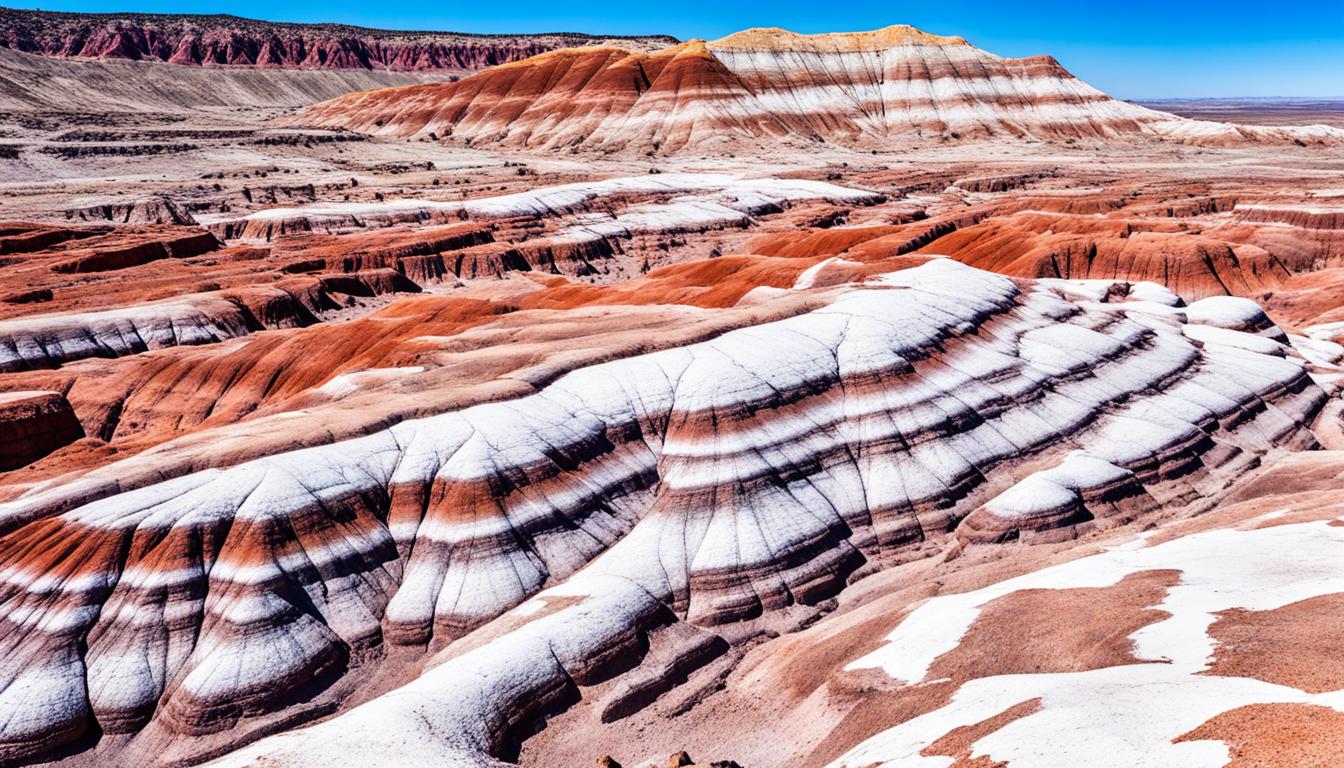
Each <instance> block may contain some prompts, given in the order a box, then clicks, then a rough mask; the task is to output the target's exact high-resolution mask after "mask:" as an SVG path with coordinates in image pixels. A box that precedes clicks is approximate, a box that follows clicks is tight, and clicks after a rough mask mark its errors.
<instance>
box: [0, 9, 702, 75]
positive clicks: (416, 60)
mask: <svg viewBox="0 0 1344 768" xmlns="http://www.w3.org/2000/svg"><path fill="white" fill-rule="evenodd" d="M598 42H604V43H609V42H618V43H619V44H621V45H624V46H627V47H633V48H636V49H650V48H659V47H662V46H665V45H667V44H669V43H672V42H675V38H671V37H666V36H651V37H631V38H601V37H593V36H589V35H581V34H575V33H544V34H536V35H470V34H461V33H454V32H390V31H385V30H375V29H363V28H360V27H349V26H343V25H335V24H281V23H271V22H264V21H254V20H251V19H241V18H237V17H233V16H166V15H149V14H122V15H119V14H74V13H46V12H40V11H19V10H10V9H0V47H6V48H12V49H15V50H19V51H23V52H25V53H34V54H39V55H43V56H55V57H61V58H76V57H77V58H94V59H128V60H132V61H166V62H171V63H173V64H186V65H195V66H246V67H279V68H304V69H389V70H400V71H434V70H477V69H483V68H485V67H489V66H494V65H496V64H503V63H507V62H511V61H519V60H521V59H525V58H528V57H529V56H535V55H537V54H539V53H544V52H546V51H550V50H554V49H556V48H565V47H571V46H582V45H589V44H593V43H598Z"/></svg>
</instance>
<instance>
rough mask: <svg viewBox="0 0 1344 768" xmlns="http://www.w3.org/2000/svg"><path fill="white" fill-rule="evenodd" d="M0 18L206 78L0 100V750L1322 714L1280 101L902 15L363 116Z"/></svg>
mask: <svg viewBox="0 0 1344 768" xmlns="http://www.w3.org/2000/svg"><path fill="white" fill-rule="evenodd" d="M159 21H161V20H159ZM159 21H154V23H159ZM140 22H142V27H144V25H149V24H150V20H145V19H141V20H140ZM235 22H236V20H229V19H225V20H223V21H220V22H218V23H220V24H229V23H235ZM165 23H167V22H165ZM173 23H177V22H176V21H174V22H173ZM182 23H184V24H185V23H188V22H182ZM189 23H204V22H201V21H200V20H195V21H191V22H189ZM211 23H214V22H211ZM144 28H147V27H144ZM308 29H317V28H304V30H305V32H304V34H307V31H306V30H308ZM321 29H328V28H321ZM291 31H292V30H291ZM240 34H241V33H240ZM276 34H277V35H278V36H279V37H281V38H284V34H285V33H284V32H283V30H282V31H277V32H276ZM91 39H92V38H91ZM136 39H137V40H139V38H136ZM148 39H150V38H149V37H148V36H147V37H145V40H148ZM245 42H246V39H244V40H243V42H240V43H239V45H238V47H237V50H238V51H241V52H243V54H244V58H245V59H246V60H247V61H249V62H251V61H253V58H249V57H253V53H251V51H252V49H251V48H249V47H248V45H250V43H248V44H247V45H244V44H243V43H245ZM136 45H140V43H139V42H137V43H136ZM133 50H136V51H141V50H149V49H147V48H134V49H133ZM273 50H280V49H279V48H275V47H274V46H273ZM4 53H5V54H6V57H7V60H15V61H19V62H20V63H22V62H32V61H37V62H40V63H41V64H43V65H44V66H45V67H49V68H50V69H37V70H32V71H31V72H30V74H31V75H32V77H31V78H30V79H29V81H27V82H30V83H37V84H39V85H41V86H42V87H43V88H50V89H54V90H50V91H46V92H48V93H53V94H56V98H55V102H56V103H58V104H59V103H62V102H64V101H69V100H71V98H72V97H70V96H69V95H68V94H71V93H75V92H76V91H77V90H78V89H75V86H76V85H78V86H79V87H80V88H82V89H84V90H83V91H81V92H84V93H94V92H97V93H103V94H104V95H105V96H106V98H108V99H110V100H113V101H117V100H121V99H122V96H121V95H118V94H124V93H125V92H126V91H125V88H126V83H125V82H124V81H122V80H119V79H118V78H117V77H116V76H115V75H114V73H116V72H120V71H122V70H129V69H139V70H143V71H144V73H147V74H146V75H144V77H145V78H147V79H144V80H141V81H138V82H139V84H138V85H135V87H134V88H133V89H132V90H134V91H135V92H137V93H147V92H153V91H154V88H155V87H157V86H156V85H154V83H155V82H157V81H155V80H154V78H155V77H157V75H156V74H155V73H157V72H159V71H160V70H165V71H168V72H169V73H173V74H172V77H171V78H169V79H168V80H165V81H164V82H165V87H167V86H166V84H167V83H171V82H177V83H178V84H179V85H181V84H182V83H185V82H188V81H189V82H190V83H191V84H192V88H193V89H195V88H197V85H199V84H200V83H210V84H212V86H211V87H210V88H209V89H201V91H202V93H208V95H209V96H210V97H211V98H212V99H216V100H217V101H218V103H215V102H212V104H215V107H217V106H219V104H224V105H226V107H227V108H226V109H225V110H216V109H215V107H211V108H210V109H209V110H205V111H204V112H203V113H201V114H195V113H192V112H190V111H174V112H173V113H172V114H167V113H164V114H148V113H145V112H142V111H141V112H125V113H115V114H114V113H111V112H109V113H107V114H102V115H97V116H93V115H85V116H76V115H74V114H73V113H69V112H59V113H55V114H52V113H46V112H41V111H38V110H30V111H28V112H24V113H22V114H17V113H11V114H9V116H7V117H0V119H3V120H9V121H10V122H7V123H5V125H4V126H2V128H3V130H5V131H7V132H9V133H8V134H7V135H8V136H12V137H13V139H12V140H13V141H14V142H15V145H14V146H16V147H19V145H20V144H23V146H21V147H19V148H18V149H15V150H14V152H13V154H14V155H15V157H13V158H10V159H0V163H8V165H3V166H0V175H4V179H5V180H6V182H7V183H6V186H5V193H6V194H7V195H8V197H6V198H5V201H6V202H5V210H6V212H7V214H8V215H9V216H10V217H11V218H13V219H15V220H14V221H6V222H3V223H0V622H3V623H4V626H5V632H4V633H0V638H2V639H0V651H2V652H0V765H3V766H9V765H32V764H55V765H61V766H73V767H76V768H85V767H89V768H92V767H95V766H96V767H97V768H103V767H104V766H112V767H114V768H119V767H121V766H125V767H126V768H130V767H132V766H134V767H135V768H140V767H141V766H148V767H150V768H160V767H162V768H169V767H170V766H171V767H172V768H179V767H182V768H185V767H186V766H195V765H206V764H211V765H217V766H249V767H255V768H284V767H287V766H308V765H312V766H319V765H320V766H328V765H346V764H349V765H383V764H389V763H395V764H397V765H408V766H417V768H418V767H419V766H426V767H428V766H434V767H435V768H441V767H442V766H454V767H456V766H467V767H470V766H482V767H483V768H486V767H488V768H502V766H507V765H519V766H523V767H524V768H555V767H556V766H593V765H597V766H603V767H605V768H616V767H617V766H625V767H626V768H665V767H668V766H685V765H702V766H711V768H820V767H822V766H836V767H837V768H840V767H844V766H853V768H872V767H873V766H901V767H902V768H905V767H906V766H924V765H928V766H935V765H936V766H940V767H942V768H946V767H947V766H955V768H969V767H971V766H975V767H976V768H983V766H991V765H993V766H1003V765H1007V766H1009V767H1010V768H1058V766H1059V765H1062V764H1067V765H1088V766H1091V765H1096V766H1101V767H1104V768H1135V767H1136V766H1145V767H1147V766H1153V767H1155V768H1167V767H1168V766H1174V765H1179V766H1192V767H1194V768H1221V766H1224V765H1228V764H1230V765H1235V766H1241V765H1245V766H1252V765H1254V766H1259V767H1261V768H1263V767H1264V766H1271V767H1272V768H1289V767H1290V766H1292V767H1293V768H1298V767H1299V766H1302V765H1313V764H1317V765H1333V764H1334V763H1336V762H1337V761H1338V758H1337V756H1338V753H1339V743H1338V739H1337V738H1336V737H1335V735H1334V730H1337V728H1336V726H1337V725H1338V723H1339V720H1340V715H1339V712H1340V711H1341V709H1340V703H1339V698H1338V691H1340V690H1341V689H1344V665H1341V664H1340V663H1339V661H1338V657H1339V651H1340V642H1339V640H1338V637H1337V635H1338V633H1337V632H1336V631H1334V630H1335V626H1336V625H1337V621H1335V617H1336V615H1337V614H1338V611H1339V608H1340V607H1341V605H1342V604H1344V597H1342V596H1341V595H1344V592H1341V590H1344V569H1341V566H1340V563H1344V557H1341V555H1344V526H1342V524H1341V521H1340V520H1339V515H1340V504H1341V501H1340V498H1339V491H1338V488H1339V481H1340V478H1341V476H1344V461H1342V459H1344V456H1342V455H1341V454H1340V453H1339V452H1338V451H1339V449H1341V448H1344V426H1341V424H1344V422H1342V421H1341V413H1344V405H1341V397H1340V393H1341V384H1342V383H1344V366H1342V365H1341V363H1342V362H1344V344H1341V342H1344V306H1341V300H1340V296H1342V295H1344V239H1341V237H1340V234H1341V232H1342V231H1344V230H1342V229H1341V227H1342V226H1344V224H1342V222H1344V216H1342V215H1341V212H1342V211H1344V186H1341V184H1340V182H1339V176H1338V169H1339V168H1340V167H1342V166H1341V160H1340V151H1341V150H1340V148H1339V147H1336V146H1334V145H1333V144H1332V138H1331V137H1332V135H1333V134H1331V133H1329V132H1313V131H1310V130H1306V129H1300V128H1299V129H1292V130H1282V131H1280V130H1274V131H1268V132H1260V131H1257V130H1242V129H1238V128H1235V127H1227V126H1216V125H1213V124H1207V123H1195V122H1190V121H1181V120H1178V119H1177V118H1173V117H1167V116H1163V115H1160V114H1158V113H1152V112H1145V111H1142V110H1140V109H1139V108H1137V107H1133V106H1132V105H1127V104H1122V103H1119V102H1115V101H1113V100H1111V99H1109V98H1108V97H1106V96H1105V95H1103V94H1100V93H1097V92H1095V91H1093V90H1092V89H1089V88H1087V87H1086V86H1084V85H1083V84H1081V83H1079V82H1078V81H1076V80H1074V79H1072V78H1071V77H1070V76H1069V75H1068V74H1067V73H1066V72H1064V71H1063V70H1062V69H1061V68H1060V67H1059V65H1058V64H1056V63H1055V62H1053V61H1052V60H1049V59H1045V58H1036V59H1023V60H1009V59H1001V58H998V57H995V56H993V55H991V54H987V53H984V52H981V51H977V50H976V49H974V48H972V47H971V46H969V45H967V44H966V43H965V42H964V41H963V40H961V39H959V38H944V37H936V36H932V35H927V34H924V33H921V32H918V31H917V30H913V29H911V28H908V27H897V28H891V29H886V30H881V31H878V32H874V33H862V34H849V35H822V36H799V35H794V34H791V33H788V32H784V31H781V30H754V31H751V32H748V33H742V34H738V35H733V36H730V37H728V38H725V39H723V40H720V41H717V42H714V43H707V44H705V43H691V44H686V45H682V46H677V47H674V48H671V49H662V50H631V49H630V48H629V47H624V48H621V47H613V46H601V45H599V46H589V47H586V48H582V49H579V50H566V51H554V52H549V53H545V54H543V55H541V56H540V57H537V58H533V59H530V60H527V61H522V62H517V63H513V64H509V65H505V66H502V67H498V68H495V69H492V70H488V71H487V72H485V73H483V74H481V75H479V76H476V77H473V78H465V79H463V80H462V81H460V82H458V83H456V84H453V85H447V86H443V87H442V88H437V87H436V88H412V89H407V90H403V91H398V92H394V93H393V94H389V93H387V92H375V93H372V94H366V95H362V96H360V97H352V98H351V99H350V100H343V101H341V102H336V103H333V104H327V105H323V106H321V107H320V108H318V109H317V110H315V111H314V112H313V113H310V115H306V116H305V118H306V117H308V116H311V115H313V114H322V115H325V116H326V117H324V118H323V119H327V118H330V119H331V120H333V121H335V120H337V119H338V118H339V119H341V120H349V121H352V122H351V123H350V124H351V125H353V126H354V127H357V128H361V129H362V130H368V131H370V132H372V133H374V134H378V133H381V134H383V135H373V136H368V135H361V134H357V133H352V132H350V131H339V130H330V129H319V128H296V127H293V126H290V127H280V128H277V127H275V125H274V124H273V123H269V122H267V123H265V124H262V121H263V119H265V120H269V119H270V116H271V115H273V114H274V112H267V113H266V114H265V115H252V114H251V113H250V112H248V110H246V109H239V106H240V105H242V104H244V103H251V104H254V105H255V103H256V102H251V101H248V100H246V99H238V98H237V97H236V92H234V91H232V90H230V89H229V88H228V87H226V84H227V83H236V82H238V81H239V79H240V78H243V79H247V80H250V81H254V82H255V83H256V84H258V85H259V87H260V86H264V87H265V89H267V90H269V85H267V83H273V81H275V82H278V80H279V78H276V77H273V76H283V77H284V78H288V77H291V76H300V75H303V76H307V75H320V76H337V77H340V78H345V77H346V76H349V75H357V76H358V78H369V77H382V76H388V77H418V75H407V74H406V73H397V72H390V73H389V72H387V71H386V70H381V69H376V70H368V69H345V70H326V71H322V72H303V71H291V70H279V69H266V68H260V69H259V68H257V66H256V64H254V63H247V64H245V65H238V66H232V65H228V64H223V65H219V66H218V67H215V66H207V67H180V66H175V65H171V64H166V63H162V62H158V63H143V62H125V61H121V62H117V61H96V62H88V61H56V60H52V59H41V58H39V57H35V56H29V55H26V54H21V53H15V52H12V51H9V52H4ZM143 55H149V54H143ZM286 55H288V54H286ZM332 55H333V56H336V54H332ZM342 55H343V54H342ZM417 55H418V54H417ZM225 58H226V59H227V58H229V57H228V56H226V57H225ZM337 58H339V57H337ZM329 60H330V59H329ZM377 61H379V62H381V61H384V59H378V60H377ZM6 66H8V65H6ZM370 66H381V65H380V64H378V63H376V62H374V63H371V64H370ZM57 71H59V72H62V73H71V74H69V75H67V74H62V75H60V76H59V77H57V76H54V75H51V76H46V75H43V74H42V73H43V72H57ZM78 72H86V73H87V72H97V73H101V74H99V75H98V78H94V77H92V76H90V75H88V74H85V75H82V76H80V75H77V74H73V73H78ZM104 75H106V76H108V77H109V78H110V79H109V80H101V79H99V78H102V77H103V76H104ZM823 75H824V76H823ZM81 78H82V79H81ZM358 78H357V79H358ZM351 82H353V81H351ZM389 82H390V81H389ZM116 83H120V85H116ZM142 87H143V88H145V89H148V90H145V91H142ZM119 88H120V89H121V90H118V89H119ZM165 93H166V92H165ZM60 94H67V95H65V96H61V95H60ZM394 97H395V98H394ZM403 97H405V100H401V99H403ZM137 99H141V101H138V102H136V103H140V104H141V105H142V106H143V104H144V103H145V102H144V101H143V99H142V97H137ZM445 99H446V100H445ZM75 100H76V101H79V99H75ZM230 100H233V101H235V102H237V103H236V104H231V105H230V104H229V103H228V102H229V101H230ZM132 101H135V100H132ZM96 103H98V102H93V101H90V102H88V104H85V109H86V111H90V112H92V111H93V110H96V109H97V108H98V107H96V106H90V105H94V104H96ZM266 103H268V104H273V103H275V102H273V101H268V102H266ZM286 103H291V102H286ZM293 103H299V102H293ZM355 105H366V106H368V105H371V106H369V109H368V110H365V108H364V106H355ZM374 107H376V109H375V108H374ZM65 108H66V109H69V107H65ZM341 110H345V112H344V113H341ZM968 113H974V114H975V115H978V116H979V117H978V118H977V119H976V120H974V121H973V122H974V125H972V124H971V123H970V122H966V120H968V119H969V118H967V114H968ZM16 115H17V116H16ZM931 116H932V117H931ZM981 118H982V119H981ZM95 119H96V120H97V121H99V122H98V125H97V127H92V126H91V125H90V121H92V120H95ZM378 121H382V122H383V125H379V124H378ZM104 123H106V125H104ZM450 129H451V131H452V133H451V135H449V130H450ZM404 130H408V131H409V132H407V133H403V131H404ZM431 134H434V135H433V136H431ZM724 135H727V136H729V138H730V140H729V141H728V142H720V137H722V136H724ZM408 138H409V139H410V140H409V141H407V140H406V139H408ZM467 139H471V144H472V146H466V143H467V141H466V140H467ZM1170 139H1175V140H1170ZM1294 139H1296V140H1297V141H1294ZM9 140H10V139H7V141H9ZM1070 141H1072V143H1070ZM1191 142H1194V143H1193V144H1192V143H1191ZM1299 142H1300V143H1299ZM140 143H145V144H146V145H157V144H161V143H162V144H169V143H171V144H173V145H181V144H188V143H189V144H190V145H191V146H192V147H194V148H193V149H190V150H183V151H181V152H180V153H177V154H173V155H171V156H168V155H158V154H145V155H127V154H120V150H121V149H122V148H125V147H131V148H134V147H136V146H137V145H138V144H140ZM1194 144H1200V146H1195V145H1194ZM48 146H58V147H66V146H68V147H70V148H71V151H69V152H55V153H44V152H42V151H41V148H42V147H48ZM100 147H102V148H104V149H107V150H108V151H106V152H104V151H103V150H102V149H98V148H100ZM534 147H535V148H543V149H546V150H547V151H546V152H539V153H531V154H529V153H526V152H520V151H518V150H519V149H528V148H534ZM570 147H574V148H578V149H579V151H580V153H583V152H585V151H588V150H607V149H611V150H620V151H613V152H611V153H610V154H609V155H607V154H605V153H598V152H594V153H592V154H588V155H583V154H579V155H577V156H575V155H571V154H569V153H568V152H563V153H557V152H554V151H552V150H555V149H566V148H570ZM800 147H801V150H800V149H799V148H800ZM112 149H116V150H118V151H117V152H112V151H111V150H112ZM627 150H628V151H627ZM720 150H724V151H723V152H720ZM739 152H740V153H741V154H738V153H739ZM733 155H737V156H733ZM1332 729H1334V730H1332Z"/></svg>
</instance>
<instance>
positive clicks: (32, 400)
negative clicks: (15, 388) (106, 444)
mask: <svg viewBox="0 0 1344 768" xmlns="http://www.w3.org/2000/svg"><path fill="white" fill-rule="evenodd" d="M83 436H84V430H83V429H81V428H80V426H79V420H78V419H76V418H75V412H74V411H73V410H72V409H71V408H70V403H68V402H67V401H66V399H65V398H64V397H62V396H61V395H60V394H59V393H57V392H7V393H3V394H0V472H5V471H8V470H11V469H15V468H18V467H22V466H23V465H25V464H30V463H32V462H33V461H36V460H37V459H40V458H42V457H43V456H45V455H47V454H48V453H51V452H52V451H54V450H56V449H57V448H60V447H61V446H63V445H67V444H69V443H71V442H74V441H75V440H78V439H79V438H81V437H83Z"/></svg>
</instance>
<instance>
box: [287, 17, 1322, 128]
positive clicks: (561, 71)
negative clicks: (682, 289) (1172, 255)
mask: <svg viewBox="0 0 1344 768" xmlns="http://www.w3.org/2000/svg"><path fill="white" fill-rule="evenodd" d="M294 119H295V122H296V123H297V124H304V125H315V126H324V127H343V128H350V129H353V130H358V131H363V132H367V133H374V134H380V135H388V136H398V137H407V136H419V137H435V138H442V137H448V136H451V137H453V138H454V139H460V140H463V141H465V142H466V143H469V144H475V145H480V144H490V145H499V146H507V147H535V148H544V149H550V150H555V149H593V150H601V151H628V152H637V153H672V152H728V151H730V150H733V149H734V148H735V147H736V146H737V145H739V144H746V145H759V144H761V142H763V141H779V140H788V141H789V142H791V143H793V144H797V145H800V146H806V145H810V144H816V143H821V142H828V143H835V144H841V145H846V146H864V147H866V146H880V145H883V144H884V143H888V142H891V141H893V140H895V139H897V138H901V137H913V138H925V139H928V138H935V137H936V138H939V139H942V140H960V139H972V138H979V139H983V138H988V137H996V136H1006V137H1016V138H1029V139H1037V140H1042V139H1054V140H1077V139H1089V140H1095V139H1108V138H1113V137H1116V136H1139V137H1141V136H1147V137H1156V138H1162V139H1171V140H1176V141H1182V142H1192V143H1199V144H1224V143H1243V142H1248V141H1262V140H1263V141H1273V142H1288V141H1298V142H1300V143H1304V144H1305V143H1313V144H1319V143H1340V142H1344V131H1340V130H1337V129H1332V128H1324V127H1314V128H1310V129H1266V128H1259V127H1257V128H1242V127H1234V126H1228V125H1223V124H1219V123H1207V122H1199V121H1193V120H1185V119H1183V118H1177V117H1175V116H1173V115H1169V114H1166V113H1161V112H1155V111H1152V110H1148V109H1145V108H1143V107H1139V106H1137V105H1134V104H1130V103H1128V102H1122V101H1118V100H1116V99H1112V98H1110V97H1109V96H1107V95H1106V94H1104V93H1102V92H1101V91H1098V90H1097V89H1095V88H1092V87H1091V86H1089V85H1087V84H1086V83H1083V82H1081V81H1079V80H1078V79H1077V78H1075V77H1073V75H1071V74H1069V73H1068V72H1067V71H1066V70H1065V69H1064V68H1063V67H1061V66H1060V65H1059V63H1058V62H1056V61H1055V60H1054V59H1051V58H1049V57H1044V56H1042V57H1033V58H1025V59H1004V58H1001V57H998V56H995V55H993V54H990V53H986V52H984V51H980V50H978V49H976V48H974V47H972V46H970V45H969V44H967V43H966V41H964V40H962V39H960V38H941V37H936V36H933V35H927V34H925V33H922V32H919V31H918V30H914V29H913V28H910V27H889V28H887V29H883V30H878V31H876V32H870V33H856V34H852V35H814V36H807V35H796V34H793V33H789V32H785V31H784V30H749V31H747V32H743V33H739V34H737V35H732V36H729V37H727V38H724V39H722V40H718V41H715V42H711V43H706V42H704V41H702V40H692V41H690V42H687V43H683V44H680V45H677V46H674V47H671V48H668V49H665V50H662V51H657V52H654V53H643V52H634V51H630V50H626V49H623V48H615V47H613V48H601V47H592V48H576V49H568V50H562V51H554V52H550V53H546V54H542V55H540V56H535V57H532V58H530V59H526V60H524V61H521V62H516V63H514V64H510V65H508V66H504V67H499V68H495V69H492V70H490V71H487V72H483V73H478V74H477V75H476V76H473V77H470V78H467V79H465V80H463V81H461V82H459V83H447V84H432V85H424V86H408V87H405V88H396V89H384V90H380V91H372V92H368V93H360V94H351V95H348V96H343V97H340V98H337V99H333V100H332V101H329V102H324V103H322V104H318V105H315V106H312V107H309V108H307V109H306V110H304V112H302V113H301V114H300V115H298V116H297V117H296V118H294Z"/></svg>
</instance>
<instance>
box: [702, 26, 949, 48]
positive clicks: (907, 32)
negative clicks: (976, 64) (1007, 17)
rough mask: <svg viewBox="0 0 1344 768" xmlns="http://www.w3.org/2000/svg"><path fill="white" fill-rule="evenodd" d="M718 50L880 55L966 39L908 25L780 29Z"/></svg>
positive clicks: (740, 37)
mask: <svg viewBox="0 0 1344 768" xmlns="http://www.w3.org/2000/svg"><path fill="white" fill-rule="evenodd" d="M709 45H710V46H711V47H713V48H714V49H715V50H750V51H772V50H773V51H825V52H837V53H843V52H852V51H879V50H883V49H885V48H892V47H894V46H898V45H966V46H969V45H970V43H968V42H966V38H964V37H949V36H944V35H933V34H930V33H928V32H925V31H923V30H920V29H916V28H915V27H912V26H910V25H909V24H893V25H891V26H889V27H883V28H882V29H874V30H870V31H865V32H824V33H821V34H816V35H804V34H800V33H798V32H791V31H789V30H787V29H780V28H779V27H756V28H753V29H744V30H742V31H741V32H734V33H733V34H731V35H728V36H727V37H721V38H719V39H718V40H715V41H714V42H712V43H710V44H709Z"/></svg>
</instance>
